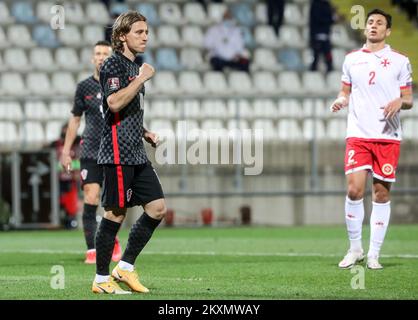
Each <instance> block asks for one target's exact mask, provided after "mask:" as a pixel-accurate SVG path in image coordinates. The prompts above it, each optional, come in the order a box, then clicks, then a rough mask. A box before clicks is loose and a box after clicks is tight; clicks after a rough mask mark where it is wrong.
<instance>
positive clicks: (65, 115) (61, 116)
mask: <svg viewBox="0 0 418 320" xmlns="http://www.w3.org/2000/svg"><path fill="white" fill-rule="evenodd" d="M72 107H73V106H72V103H71V102H70V101H68V100H62V101H61V100H58V101H51V103H50V104H49V119H57V120H67V119H69V118H70V116H71V109H72Z"/></svg>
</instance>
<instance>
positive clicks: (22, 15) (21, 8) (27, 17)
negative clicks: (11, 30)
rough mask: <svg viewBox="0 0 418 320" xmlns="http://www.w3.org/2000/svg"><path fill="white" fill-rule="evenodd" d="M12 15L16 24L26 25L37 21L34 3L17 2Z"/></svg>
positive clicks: (14, 4)
mask: <svg viewBox="0 0 418 320" xmlns="http://www.w3.org/2000/svg"><path fill="white" fill-rule="evenodd" d="M12 15H13V16H14V17H15V19H16V22H18V23H24V24H32V23H35V22H36V21H37V19H36V17H35V14H34V11H33V7H32V3H30V2H23V1H19V2H15V3H13V4H12Z"/></svg>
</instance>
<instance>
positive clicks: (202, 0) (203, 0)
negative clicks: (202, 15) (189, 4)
mask: <svg viewBox="0 0 418 320" xmlns="http://www.w3.org/2000/svg"><path fill="white" fill-rule="evenodd" d="M196 1H197V2H199V3H200V4H201V5H202V6H203V8H205V11H206V12H207V11H208V3H209V2H217V3H222V2H223V0H196Z"/></svg>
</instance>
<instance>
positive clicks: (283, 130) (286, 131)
mask: <svg viewBox="0 0 418 320" xmlns="http://www.w3.org/2000/svg"><path fill="white" fill-rule="evenodd" d="M277 130H278V138H279V140H282V141H300V140H303V135H302V130H301V129H300V127H299V124H298V122H297V121H296V120H294V119H283V120H280V121H279V123H278V126H277Z"/></svg>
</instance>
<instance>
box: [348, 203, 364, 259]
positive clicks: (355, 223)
mask: <svg viewBox="0 0 418 320" xmlns="http://www.w3.org/2000/svg"><path fill="white" fill-rule="evenodd" d="M363 219H364V205H363V199H360V200H351V199H349V198H348V197H346V199H345V222H346V224H347V231H348V238H349V240H350V250H351V251H362V250H363V246H362V244H361V231H362V226H363Z"/></svg>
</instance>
